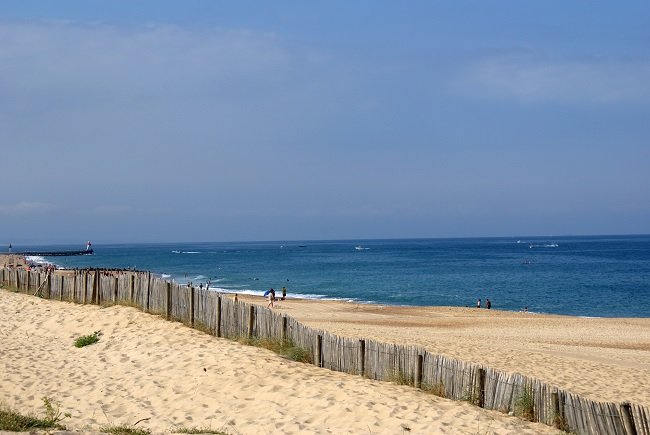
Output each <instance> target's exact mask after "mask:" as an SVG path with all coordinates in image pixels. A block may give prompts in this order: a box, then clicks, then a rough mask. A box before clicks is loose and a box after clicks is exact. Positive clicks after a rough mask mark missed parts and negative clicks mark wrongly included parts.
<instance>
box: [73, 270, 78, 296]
mask: <svg viewBox="0 0 650 435" xmlns="http://www.w3.org/2000/svg"><path fill="white" fill-rule="evenodd" d="M77 275H79V272H77V271H76V270H75V272H74V276H73V277H72V301H73V302H74V303H79V301H78V300H77Z"/></svg>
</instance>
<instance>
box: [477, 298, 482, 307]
mask: <svg viewBox="0 0 650 435" xmlns="http://www.w3.org/2000/svg"><path fill="white" fill-rule="evenodd" d="M476 308H481V298H479V299H478V301H476Z"/></svg>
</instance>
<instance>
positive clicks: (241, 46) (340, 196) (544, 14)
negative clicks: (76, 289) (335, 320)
mask: <svg viewBox="0 0 650 435" xmlns="http://www.w3.org/2000/svg"><path fill="white" fill-rule="evenodd" d="M0 41H2V43H0V146H1V148H2V153H1V164H0V167H1V168H2V169H1V172H0V174H1V176H2V187H3V189H2V192H3V193H2V200H1V202H0V243H9V242H13V243H14V244H19V243H24V244H38V243H76V242H79V243H81V244H83V242H85V240H87V239H91V240H93V241H94V242H96V243H101V242H131V241H133V242H156V241H160V242H163V241H221V240H224V241H230V240H286V239H363V238H402V237H472V236H514V237H516V236H523V235H563V234H630V233H650V169H649V168H650V146H649V145H650V144H649V143H648V142H649V140H648V139H649V138H650V3H649V2H647V1H646V2H641V1H638V2H632V1H630V2H616V3H614V2H587V1H568V2H567V1H543V2H542V1H537V2H535V1H526V2H523V1H520V0H519V1H490V2H485V1H471V2H470V1H453V2H433V1H426V2H419V1H413V2H381V1H356V2H354V1H353V2H350V1H345V2H337V1H334V2H322V3H315V2H283V1H278V2H245V1H241V2H230V3H227V2H217V1H193V0H189V1H183V2H179V1H173V2H172V1H112V2H105V1H57V2H50V1H29V0H21V1H18V0H16V1H7V0H1V1H0Z"/></svg>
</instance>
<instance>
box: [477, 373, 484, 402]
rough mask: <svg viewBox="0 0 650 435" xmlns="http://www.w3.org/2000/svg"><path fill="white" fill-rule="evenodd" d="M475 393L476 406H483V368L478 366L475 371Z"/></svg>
mask: <svg viewBox="0 0 650 435" xmlns="http://www.w3.org/2000/svg"><path fill="white" fill-rule="evenodd" d="M476 377H477V382H476V383H477V385H476V387H477V388H478V390H477V393H478V394H477V395H476V406H478V407H479V408H483V406H485V369H484V368H483V367H480V368H479V369H478V373H477V376H476Z"/></svg>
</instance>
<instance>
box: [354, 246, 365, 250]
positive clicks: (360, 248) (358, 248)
mask: <svg viewBox="0 0 650 435" xmlns="http://www.w3.org/2000/svg"><path fill="white" fill-rule="evenodd" d="M354 249H356V250H357V251H363V250H366V249H368V248H364V247H363V246H361V245H358V246H355V247H354Z"/></svg>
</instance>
